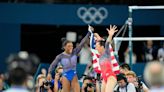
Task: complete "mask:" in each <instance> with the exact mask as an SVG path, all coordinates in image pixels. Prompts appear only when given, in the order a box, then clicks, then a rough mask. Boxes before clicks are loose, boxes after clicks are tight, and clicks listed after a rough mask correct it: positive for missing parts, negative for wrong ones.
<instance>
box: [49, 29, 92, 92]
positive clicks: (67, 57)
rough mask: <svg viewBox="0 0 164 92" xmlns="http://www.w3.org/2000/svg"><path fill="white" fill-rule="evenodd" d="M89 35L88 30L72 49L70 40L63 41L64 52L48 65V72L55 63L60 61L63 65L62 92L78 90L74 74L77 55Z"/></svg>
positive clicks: (53, 67) (78, 91)
mask: <svg viewBox="0 0 164 92" xmlns="http://www.w3.org/2000/svg"><path fill="white" fill-rule="evenodd" d="M89 36H90V32H88V33H87V35H86V36H85V37H84V38H83V39H82V41H81V42H80V44H79V45H78V46H77V47H76V48H74V49H73V43H72V42H71V41H65V42H64V43H63V47H64V52H62V53H61V54H59V55H57V56H56V58H55V60H54V61H53V62H52V63H51V65H50V67H49V73H51V72H52V71H53V70H54V69H55V67H56V65H57V64H58V63H60V64H61V65H62V67H63V79H62V86H63V92H70V91H71V89H72V91H73V92H80V85H79V83H78V78H77V74H76V64H77V55H78V53H79V52H80V50H81V48H82V47H83V45H84V43H85V42H86V41H87V39H88V38H89Z"/></svg>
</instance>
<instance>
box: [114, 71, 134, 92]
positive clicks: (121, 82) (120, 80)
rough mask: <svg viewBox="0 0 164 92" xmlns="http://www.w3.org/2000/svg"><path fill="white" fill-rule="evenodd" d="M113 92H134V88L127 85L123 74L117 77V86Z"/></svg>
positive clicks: (132, 85)
mask: <svg viewBox="0 0 164 92" xmlns="http://www.w3.org/2000/svg"><path fill="white" fill-rule="evenodd" d="M114 92H136V89H135V86H134V84H132V83H129V82H128V81H127V79H126V77H125V75H124V74H122V73H120V74H118V75H117V85H116V86H115V88H114Z"/></svg>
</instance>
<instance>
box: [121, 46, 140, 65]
mask: <svg viewBox="0 0 164 92" xmlns="http://www.w3.org/2000/svg"><path fill="white" fill-rule="evenodd" d="M124 58H125V63H127V64H130V60H129V48H128V47H127V49H126V51H125V52H124ZM136 61H137V56H136V54H135V53H134V52H133V56H132V64H135V63H136Z"/></svg>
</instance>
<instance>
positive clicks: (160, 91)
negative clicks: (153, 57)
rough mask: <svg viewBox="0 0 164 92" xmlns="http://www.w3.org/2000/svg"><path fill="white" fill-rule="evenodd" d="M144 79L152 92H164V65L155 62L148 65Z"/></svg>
mask: <svg viewBox="0 0 164 92" xmlns="http://www.w3.org/2000/svg"><path fill="white" fill-rule="evenodd" d="M144 79H145V81H146V83H147V84H148V85H149V86H150V92H164V64H163V63H161V62H159V61H153V62H150V63H148V64H147V65H146V67H145V70H144Z"/></svg>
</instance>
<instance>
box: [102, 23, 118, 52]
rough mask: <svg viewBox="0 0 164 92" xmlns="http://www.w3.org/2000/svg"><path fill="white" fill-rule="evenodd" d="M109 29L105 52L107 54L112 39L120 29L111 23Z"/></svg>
mask: <svg viewBox="0 0 164 92" xmlns="http://www.w3.org/2000/svg"><path fill="white" fill-rule="evenodd" d="M107 31H108V38H107V40H106V43H105V52H106V53H107V54H109V44H110V43H111V41H112V38H113V35H114V33H115V32H117V31H118V30H117V26H115V25H114V26H112V25H110V29H108V28H107Z"/></svg>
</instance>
